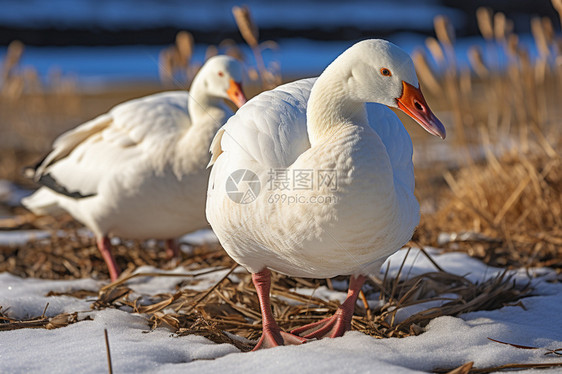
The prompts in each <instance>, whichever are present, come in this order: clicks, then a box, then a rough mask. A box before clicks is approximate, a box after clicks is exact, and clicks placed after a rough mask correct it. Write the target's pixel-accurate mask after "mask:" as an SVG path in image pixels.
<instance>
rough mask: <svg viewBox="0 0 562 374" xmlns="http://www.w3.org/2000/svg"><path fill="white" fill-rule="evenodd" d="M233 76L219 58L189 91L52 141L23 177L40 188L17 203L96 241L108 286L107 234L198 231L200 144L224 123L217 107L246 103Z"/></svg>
mask: <svg viewBox="0 0 562 374" xmlns="http://www.w3.org/2000/svg"><path fill="white" fill-rule="evenodd" d="M242 74H243V68H242V65H241V63H240V62H239V61H237V60H235V59H233V58H231V57H228V56H216V57H213V58H211V59H209V60H208V61H207V63H206V64H205V65H204V66H203V67H202V69H201V71H200V72H199V73H198V74H197V76H196V77H195V79H194V80H193V84H192V85H191V92H190V93H188V92H186V91H171V92H163V93H158V94H154V95H150V96H147V97H143V98H140V99H136V100H131V101H128V102H125V103H122V104H119V105H117V106H116V107H114V108H113V109H112V110H111V111H109V113H106V114H103V115H101V116H99V117H97V118H95V119H93V120H91V121H89V122H86V123H84V124H82V125H80V126H78V127H77V128H75V129H73V130H70V131H68V132H66V133H64V134H62V135H61V136H60V137H59V138H57V139H56V140H55V142H54V144H53V150H52V151H51V152H50V153H49V154H48V155H47V156H46V157H45V158H44V159H43V160H42V161H41V162H40V163H39V164H38V165H37V166H36V168H35V170H34V172H33V176H34V178H35V179H36V180H37V181H38V182H39V183H41V184H43V185H45V187H41V188H40V189H39V190H38V191H37V192H35V193H34V194H33V195H32V196H30V197H28V198H26V199H24V200H23V204H24V205H25V206H26V207H27V208H28V209H30V210H31V211H33V212H34V213H36V214H54V213H56V212H58V211H60V210H64V211H67V212H69V213H70V214H71V215H72V216H74V217H75V218H76V219H77V220H79V221H80V222H82V223H83V224H85V225H86V226H88V227H89V228H90V229H91V230H92V231H93V232H94V233H95V235H96V237H97V243H98V248H99V250H100V251H101V253H102V255H103V258H104V259H105V262H106V263H107V266H108V268H109V273H110V276H111V280H115V279H117V277H118V275H119V269H118V267H117V265H116V263H115V259H114V258H113V255H112V254H111V244H110V241H109V239H108V235H109V234H113V235H117V236H121V237H124V238H130V239H148V238H154V239H168V240H167V245H168V250H167V252H168V254H169V255H171V254H174V252H176V251H177V248H176V246H175V245H174V241H173V239H172V238H175V237H177V236H179V235H182V234H185V233H188V232H191V231H194V230H197V229H200V228H204V227H206V226H207V225H208V224H207V221H206V219H205V191H206V187H207V181H208V176H209V171H208V170H207V169H206V166H207V164H208V163H209V159H210V155H209V144H210V143H211V140H212V139H213V136H214V135H215V133H216V131H217V130H218V129H219V128H220V126H222V125H223V124H224V123H225V122H226V120H227V119H228V118H229V117H230V116H231V115H232V111H231V110H230V109H229V108H228V106H227V105H226V103H225V102H224V99H230V100H231V101H233V102H234V103H235V104H236V105H237V106H238V107H240V106H242V105H243V104H244V103H245V102H246V98H245V97H244V94H243V93H242V89H241V86H240V82H241V80H242Z"/></svg>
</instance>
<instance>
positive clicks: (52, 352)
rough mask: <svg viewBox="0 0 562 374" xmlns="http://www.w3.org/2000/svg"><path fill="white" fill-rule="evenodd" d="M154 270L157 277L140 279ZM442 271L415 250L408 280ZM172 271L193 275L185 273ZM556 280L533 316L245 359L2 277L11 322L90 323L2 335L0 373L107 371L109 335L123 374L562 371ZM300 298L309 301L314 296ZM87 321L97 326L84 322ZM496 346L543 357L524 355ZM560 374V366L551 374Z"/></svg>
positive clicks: (358, 337) (493, 314)
mask: <svg viewBox="0 0 562 374" xmlns="http://www.w3.org/2000/svg"><path fill="white" fill-rule="evenodd" d="M405 253H406V251H405V250H402V251H399V252H398V253H396V254H395V255H394V256H392V257H391V258H390V259H389V261H390V272H389V274H396V273H397V271H398V267H399V265H400V264H401V263H402V259H403V257H404V256H405ZM431 254H432V257H433V258H434V260H435V261H436V262H437V263H438V264H439V265H440V266H441V267H442V268H444V269H445V270H447V271H449V272H451V273H455V274H462V275H466V274H468V277H469V278H470V279H471V280H473V281H484V280H486V279H489V278H490V277H493V276H495V275H497V273H498V272H499V271H501V269H496V268H490V267H487V266H485V265H484V264H482V263H480V262H479V261H477V260H475V259H472V258H470V257H468V256H467V255H464V254H459V253H448V254H447V253H445V254H440V253H439V251H437V250H432V251H431ZM147 270H153V269H146V268H145V269H139V270H138V271H147ZM434 270H435V269H434V268H433V265H432V264H431V263H430V262H429V261H428V260H427V258H426V257H425V256H423V255H420V252H418V251H416V250H413V251H412V252H411V253H410V255H409V256H408V258H407V261H406V263H405V265H404V268H403V270H402V274H403V276H409V277H413V276H415V275H417V274H420V273H423V272H427V271H434ZM173 272H185V269H181V268H178V269H176V270H174V271H173ZM224 275H225V272H224V271H218V272H215V273H211V274H207V275H204V276H203V277H202V280H201V281H200V282H199V283H197V285H196V289H198V290H204V289H205V288H206V287H209V286H211V285H212V284H214V282H216V281H217V280H218V279H220V278H221V277H222V276H224ZM231 277H234V276H231ZM554 278H555V274H554V273H553V272H549V271H548V270H544V269H542V270H540V271H536V272H534V279H533V282H534V287H535V291H534V292H533V296H531V297H528V298H525V299H523V301H522V303H523V305H524V306H525V308H526V309H523V308H522V307H521V306H507V307H504V308H502V309H499V310H494V311H479V312H473V313H468V314H464V315H462V316H461V317H460V318H455V317H440V318H437V319H434V320H433V321H431V323H430V324H429V325H428V326H427V328H426V332H424V333H423V334H421V335H418V336H412V337H407V338H403V339H397V338H391V339H375V338H373V337H370V336H367V335H364V334H362V333H359V332H353V331H352V332H348V333H347V334H346V335H345V336H344V337H342V338H336V339H324V340H321V341H313V342H308V343H306V344H304V345H302V346H287V347H278V348H274V349H268V350H263V351H259V352H250V353H241V352H239V351H238V349H237V348H235V347H234V346H231V345H228V344H215V343H212V342H211V341H209V340H207V339H205V338H203V337H200V336H193V335H191V336H182V337H176V336H173V335H172V334H171V333H170V332H169V331H168V330H166V329H164V328H158V329H156V330H155V331H152V332H149V328H148V326H147V322H146V319H145V318H144V316H143V315H138V314H132V313H129V312H127V311H122V310H115V309H105V310H101V311H91V310H90V304H91V303H92V301H93V299H94V298H91V299H88V298H86V299H84V300H80V299H76V298H74V297H69V296H50V297H47V296H45V294H46V293H47V292H48V291H69V290H75V289H86V290H92V291H97V290H98V289H99V287H100V286H101V285H102V283H101V282H99V281H95V280H92V279H81V280H73V281H46V280H37V279H21V278H18V277H15V276H13V275H10V274H6V273H3V274H0V305H1V306H2V312H3V313H4V314H5V315H7V316H9V317H11V318H22V319H23V318H29V317H35V316H40V315H41V314H42V313H43V310H44V309H45V305H46V304H47V303H49V307H48V308H47V311H46V315H47V316H54V315H56V314H58V313H62V312H67V313H71V312H80V313H79V319H80V320H82V321H80V322H78V323H75V324H71V325H69V326H67V327H63V328H59V329H55V330H44V329H21V330H12V331H3V332H0V372H3V373H4V372H6V373H30V372H32V373H33V372H42V373H43V372H57V373H76V372H79V373H100V372H107V360H106V349H105V341H104V329H107V330H108V334H109V344H110V349H111V355H112V365H113V370H114V372H116V373H141V372H143V373H145V372H146V373H160V372H161V373H176V372H177V373H180V372H181V373H186V372H188V373H189V372H197V373H216V372H227V371H228V372H229V373H244V372H250V371H258V372H267V373H286V372H299V373H312V372H325V373H336V372H346V373H390V372H392V373H416V372H426V371H432V370H434V369H437V368H449V369H451V368H454V367H457V366H460V365H462V364H464V363H466V362H469V361H474V365H475V367H479V368H484V367H493V366H498V365H502V364H509V363H553V362H562V357H560V356H557V355H556V354H548V355H545V353H547V352H548V351H549V350H555V349H558V348H562V324H561V320H560V316H561V315H562V284H560V283H556V282H552V280H553V279H554ZM198 279H200V278H198ZM514 279H516V281H518V282H527V281H528V277H527V275H526V274H525V272H524V271H520V272H518V273H517V274H516V275H515V277H514ZM181 280H183V278H179V279H178V278H169V277H166V278H164V277H160V278H158V277H155V278H149V277H146V278H137V279H134V280H132V281H130V283H129V284H128V286H129V287H131V288H132V289H133V290H134V291H135V292H137V293H140V294H142V293H147V294H149V293H150V294H155V293H158V292H170V291H171V290H173V288H174V286H175V285H176V284H177V283H178V282H179V281H181ZM186 287H190V286H189V285H188V286H186ZM192 288H194V289H195V287H192ZM299 292H302V293H307V290H299ZM308 293H312V290H308ZM315 295H316V296H319V294H318V293H316V294H315ZM342 296H343V293H342V292H336V291H327V290H326V292H323V296H322V297H326V298H330V299H338V298H340V299H341V297H342ZM375 296H376V295H375ZM372 297H373V296H372ZM86 316H89V317H90V318H91V320H83V319H84V318H86ZM488 338H492V339H496V340H499V341H502V342H507V343H512V344H519V345H526V346H534V347H537V348H538V349H521V348H516V347H514V346H511V345H506V344H500V343H497V342H494V341H491V340H489V339H488ZM561 371H562V368H560V367H559V368H552V369H548V370H547V371H544V372H552V373H554V372H561ZM527 372H531V370H528V371H527Z"/></svg>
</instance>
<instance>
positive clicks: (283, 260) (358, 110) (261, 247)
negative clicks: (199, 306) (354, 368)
mask: <svg viewBox="0 0 562 374" xmlns="http://www.w3.org/2000/svg"><path fill="white" fill-rule="evenodd" d="M366 102H371V103H376V104H368V105H365V103H366ZM387 106H388V107H395V108H396V107H397V108H400V109H401V110H403V111H404V112H405V113H406V114H408V115H409V116H410V117H412V118H413V119H415V120H416V121H417V122H418V123H419V124H420V125H421V126H422V127H423V128H425V129H426V130H427V131H428V132H430V133H431V134H433V135H437V136H440V137H441V138H445V128H444V127H443V125H442V124H441V122H439V120H438V119H437V118H436V117H435V116H434V115H433V113H432V112H431V110H430V109H429V107H428V106H427V104H426V102H425V100H424V97H423V95H422V93H421V91H420V89H419V85H418V80H417V77H416V72H415V69H414V64H413V62H412V60H411V59H410V57H409V56H408V54H407V53H406V52H404V51H403V50H401V49H400V48H398V47H397V46H395V45H394V44H392V43H390V42H387V41H384V40H366V41H362V42H359V43H357V44H355V45H354V46H352V47H351V48H349V49H348V50H347V51H345V52H344V53H343V54H342V55H340V56H339V57H338V58H337V59H336V60H335V61H334V62H332V63H331V64H330V65H329V66H328V67H327V68H326V70H325V71H324V72H323V73H322V75H320V77H319V78H318V79H317V80H314V79H305V80H300V81H297V82H293V83H289V84H286V85H283V86H280V87H278V88H276V89H274V90H272V91H268V92H264V93H262V94H260V95H258V96H257V97H255V98H254V99H252V100H250V101H249V102H248V103H247V104H246V105H245V106H244V107H242V108H241V109H240V110H239V111H238V112H237V113H236V115H234V116H233V117H232V118H230V119H229V121H228V122H227V124H226V125H225V126H223V127H222V128H221V129H220V130H219V131H218V133H217V135H216V137H215V139H214V140H213V143H212V145H211V152H212V155H213V156H212V158H211V164H213V169H212V171H211V176H210V179H209V188H208V192H207V218H208V220H209V222H210V223H211V226H212V228H213V230H214V231H215V233H216V234H217V236H218V238H219V240H220V242H221V244H222V245H223V247H224V248H225V250H226V251H227V252H228V254H229V255H230V256H231V257H232V258H233V259H234V260H236V261H237V262H238V263H240V264H241V265H243V266H245V267H246V268H247V269H248V270H249V271H250V272H251V273H252V279H253V282H254V284H255V286H256V290H257V293H258V298H259V300H260V305H261V312H262V323H263V334H262V337H261V339H260V341H259V342H258V344H257V346H256V348H255V349H259V348H264V347H271V346H276V345H281V344H298V343H302V342H304V341H305V339H304V338H321V337H324V336H331V337H336V336H341V335H342V334H343V333H344V332H345V331H347V330H349V329H350V328H351V317H352V315H353V309H354V306H355V302H356V300H357V296H358V293H359V291H360V289H361V286H362V285H363V283H364V281H365V275H367V274H369V273H373V272H377V271H378V270H379V269H380V266H381V264H382V263H383V262H384V260H385V259H386V258H387V257H388V256H389V255H391V254H392V253H393V252H395V251H396V250H398V249H399V248H401V247H402V246H403V245H404V244H405V243H406V242H407V241H408V240H409V239H410V237H411V235H412V233H413V231H414V228H415V227H416V225H417V224H418V222H419V205H418V202H417V200H416V198H415V197H414V174H413V165H412V142H411V139H410V137H409V135H408V133H407V132H406V130H405V128H404V126H403V125H402V123H401V122H400V120H399V119H398V117H397V116H396V115H395V114H394V113H393V112H392V111H391V110H390V109H389V108H387ZM239 170H242V171H239ZM330 175H331V176H330ZM303 176H304V177H306V178H305V179H303ZM333 177H335V178H333ZM258 179H259V180H258ZM310 180H312V182H310ZM303 187H305V188H303ZM260 189H261V191H260ZM237 192H239V193H237ZM269 269H272V270H275V271H278V272H281V273H284V274H287V275H290V276H298V277H314V278H328V277H333V276H336V275H351V281H350V286H349V292H348V297H347V299H346V301H345V302H344V303H343V304H342V305H341V306H340V308H339V310H338V311H337V312H336V314H335V315H334V316H333V317H331V318H328V319H326V320H323V321H320V322H317V323H315V324H311V325H307V326H304V327H301V328H298V329H296V330H293V331H292V334H289V333H286V332H283V331H281V330H280V328H279V327H278V325H277V324H276V322H275V320H274V318H273V315H272V313H271V309H270V304H269V289H270V271H269ZM297 335H301V336H302V337H300V336H297Z"/></svg>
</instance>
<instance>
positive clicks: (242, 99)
mask: <svg viewBox="0 0 562 374" xmlns="http://www.w3.org/2000/svg"><path fill="white" fill-rule="evenodd" d="M226 94H227V95H228V97H229V98H230V100H232V102H233V103H234V104H235V105H236V106H237V107H238V108H240V107H241V106H242V105H244V104H245V103H246V101H247V100H246V96H244V92H242V86H241V85H240V83H238V82H235V81H234V79H231V80H230V87H228V90H226Z"/></svg>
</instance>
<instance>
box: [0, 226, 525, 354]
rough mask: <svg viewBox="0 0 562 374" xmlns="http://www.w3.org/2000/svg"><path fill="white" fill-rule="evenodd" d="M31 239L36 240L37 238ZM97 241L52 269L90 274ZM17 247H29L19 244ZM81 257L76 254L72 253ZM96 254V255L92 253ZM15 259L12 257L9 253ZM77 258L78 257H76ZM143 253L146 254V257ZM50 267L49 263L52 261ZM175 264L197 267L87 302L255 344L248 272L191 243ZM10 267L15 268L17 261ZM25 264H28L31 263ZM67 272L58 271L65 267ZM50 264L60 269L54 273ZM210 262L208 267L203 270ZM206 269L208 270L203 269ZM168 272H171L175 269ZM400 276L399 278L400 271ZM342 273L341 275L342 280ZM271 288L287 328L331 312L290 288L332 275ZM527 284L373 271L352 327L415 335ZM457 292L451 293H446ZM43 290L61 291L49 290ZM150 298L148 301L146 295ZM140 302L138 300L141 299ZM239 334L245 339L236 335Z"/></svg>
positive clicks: (97, 268)
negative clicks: (214, 277) (411, 310)
mask: <svg viewBox="0 0 562 374" xmlns="http://www.w3.org/2000/svg"><path fill="white" fill-rule="evenodd" d="M61 241H63V239H55V241H54V242H53V243H51V245H48V243H47V242H48V241H45V242H44V244H43V246H44V247H43V249H42V251H39V258H40V259H41V255H44V256H47V257H48V256H49V255H52V253H51V251H52V250H54V248H59V247H64V246H63V245H62V244H63V243H61ZM64 241H65V242H66V243H65V244H66V245H70V246H72V245H73V244H74V243H75V241H76V238H72V237H70V238H67V239H64ZM35 245H36V246H37V244H35ZM94 246H95V244H94V243H93V241H92V243H90V245H89V246H87V247H84V246H83V245H79V246H78V247H77V248H76V249H75V251H74V252H73V251H70V250H67V251H66V252H61V253H59V256H53V257H52V258H51V259H50V262H49V264H50V265H49V267H48V268H49V269H50V270H51V272H52V273H51V276H55V277H58V278H67V277H68V273H70V272H69V271H68V267H69V266H68V264H67V263H69V262H70V263H71V264H72V267H74V268H76V269H83V272H84V273H85V275H86V276H89V275H90V274H92V273H94V274H96V273H98V274H99V273H105V271H106V270H105V265H104V264H103V262H102V261H101V258H99V255H97V254H96V253H95V251H96V250H95V248H94ZM20 251H27V249H24V248H21V249H20ZM29 251H30V252H29V253H30V254H31V253H35V259H37V256H38V253H37V252H38V250H37V247H36V248H35V250H33V249H31V250H29ZM124 253H127V254H128V256H129V258H128V260H129V261H137V265H138V262H139V257H137V256H141V255H142V259H141V260H140V261H141V262H143V264H148V265H160V266H161V265H162V262H163V261H164V260H162V259H161V258H160V256H159V253H163V251H159V252H157V253H154V252H151V251H149V250H147V249H146V248H142V247H140V246H138V245H136V246H135V247H134V248H127V249H126V250H122V248H121V246H119V247H118V249H117V250H116V254H117V256H116V257H117V258H118V259H121V260H123V258H122V256H123V254H124ZM78 256H79V257H78ZM96 257H98V258H96ZM11 258H14V257H11ZM15 258H16V262H17V261H21V262H22V264H27V265H28V266H22V270H24V271H25V272H26V275H34V276H44V275H45V269H44V265H43V264H44V263H45V261H41V260H39V261H37V260H36V262H37V263H39V264H40V265H39V266H38V267H37V269H35V270H36V271H37V272H36V273H34V274H30V271H31V270H32V269H33V267H29V261H30V259H26V258H25V257H22V256H17V257H15ZM78 258H79V259H80V260H78ZM145 260H146V261H145ZM55 264H56V266H53V265H55ZM181 265H183V266H185V267H186V268H189V269H190V270H201V272H200V273H198V275H195V276H193V275H187V276H185V277H182V278H183V279H182V278H180V279H179V280H178V284H177V287H176V288H177V291H176V292H173V293H162V294H157V295H139V294H137V293H133V292H131V289H130V288H128V287H127V280H128V279H130V278H131V277H132V276H130V277H127V274H124V276H123V277H122V280H121V281H118V282H115V283H112V284H110V285H108V286H105V287H102V288H101V289H100V291H99V293H97V300H96V301H94V303H93V304H92V308H94V309H104V308H122V307H124V306H127V307H129V308H128V310H130V311H132V312H138V313H143V314H144V315H146V317H147V321H148V324H149V325H150V326H151V327H152V328H156V327H159V326H163V327H166V328H168V329H170V330H171V331H173V332H174V333H177V334H179V335H184V334H197V335H202V336H205V337H207V338H209V339H211V340H212V341H215V342H217V343H224V342H227V343H231V344H234V345H236V346H237V347H239V348H240V349H242V350H250V349H251V348H252V347H253V343H252V342H251V341H250V340H256V339H257V338H258V337H259V335H260V334H261V315H260V313H259V305H258V299H257V296H256V291H255V289H254V287H253V285H252V282H251V277H250V275H249V274H248V273H247V272H246V271H242V270H240V268H238V267H237V266H236V265H235V264H233V261H232V260H231V259H230V258H229V257H228V256H227V255H226V253H224V252H223V251H222V250H220V249H212V248H208V247H207V248H196V249H195V250H194V251H193V253H192V254H191V255H186V254H184V255H183V258H182V261H181ZM16 268H18V267H17V266H16ZM30 268H31V269H30ZM65 268H66V269H67V270H66V273H64V272H63V271H64V269H65ZM228 268H230V269H231V272H232V271H234V275H236V277H228V274H230V272H229V273H228V274H227V275H225V276H224V277H223V278H222V279H221V280H220V281H218V282H216V284H215V285H214V286H213V287H211V288H209V289H208V290H207V291H206V292H198V291H193V290H190V289H188V288H187V287H189V286H190V285H194V284H197V283H198V276H200V275H203V274H208V273H210V272H215V271H219V270H223V269H228ZM56 269H61V270H60V271H58V272H57V270H56ZM208 269H210V270H208ZM205 270H206V271H205ZM136 276H166V275H162V274H137V275H136ZM171 276H173V277H177V276H178V274H172V275H171ZM402 278H403V277H402ZM344 279H345V277H341V278H340V280H344ZM273 284H274V286H273V288H272V292H271V293H272V300H273V303H272V304H273V312H274V314H275V316H276V320H277V321H278V322H279V325H280V326H281V327H282V328H283V329H286V330H290V329H292V328H296V327H298V326H302V325H304V324H307V323H312V322H315V321H318V320H320V319H322V318H325V317H327V316H329V315H332V314H333V313H334V312H335V311H336V309H337V308H338V306H339V303H338V302H336V301H326V300H323V299H320V298H317V297H314V296H306V295H302V294H299V293H297V292H295V291H294V289H296V288H309V289H316V288H318V287H320V286H325V287H328V288H330V289H333V287H332V281H331V280H311V279H300V278H291V277H286V276H283V275H279V274H274V278H273ZM530 291H531V290H530V288H529V287H528V285H527V286H526V285H516V284H515V283H514V282H512V280H511V277H510V276H509V275H507V274H502V275H501V276H499V277H497V278H494V279H491V280H489V281H486V282H483V283H480V284H476V283H472V282H470V281H469V280H467V279H466V278H464V277H462V276H458V275H454V274H450V273H446V272H443V271H442V270H440V269H439V268H438V267H437V268H436V270H435V272H431V273H426V274H422V275H419V276H415V277H412V278H410V279H406V278H404V280H402V279H401V277H400V275H399V276H398V277H397V278H394V279H393V278H390V277H387V276H385V277H384V279H382V280H380V279H377V278H374V277H371V278H370V279H369V280H368V281H367V286H366V287H365V292H364V294H363V295H362V299H363V300H364V302H363V306H362V307H360V306H357V307H356V311H355V315H354V317H353V321H352V327H353V329H354V330H358V331H361V332H363V333H366V334H369V335H372V336H374V337H376V338H386V337H406V336H411V335H418V334H420V333H422V332H423V331H424V328H425V326H426V325H427V324H428V323H429V321H431V320H432V319H433V318H436V317H439V316H445V315H450V316H456V315H459V314H462V313H467V312H470V311H474V310H490V309H496V308H500V307H502V306H505V305H513V304H515V303H519V304H518V305H521V306H522V307H523V304H521V303H520V301H519V300H520V299H521V298H522V297H524V296H526V295H528V294H529V292H530ZM93 294H95V293H92V292H91V291H86V290H72V291H71V292H67V293H64V295H67V296H73V297H78V298H86V297H89V298H91V297H92V295H93ZM451 294H456V295H457V296H456V297H455V298H453V299H451V297H450V295H451ZM48 295H49V296H57V295H61V294H59V293H49V294H48ZM367 299H369V300H373V299H375V300H376V299H378V300H379V302H378V307H377V308H374V309H371V308H369V306H368V304H367V302H366V300H367ZM148 300H149V301H148ZM141 301H142V302H141ZM428 302H439V304H440V305H439V306H438V307H437V306H435V307H430V308H427V309H426V310H424V311H422V312H419V313H415V314H412V315H411V316H409V317H408V318H406V319H398V318H397V313H398V312H399V311H400V310H401V309H402V308H407V307H410V306H415V305H419V304H423V303H428ZM2 318H3V320H2V321H3V322H4V323H3V324H2V325H0V330H2V329H4V330H6V329H17V328H31V327H33V328H36V327H43V328H54V327H62V326H65V325H66V324H68V323H73V322H77V321H78V320H80V317H79V316H78V315H76V314H73V315H67V314H64V315H59V316H55V317H52V318H47V317H45V316H44V315H43V316H40V317H37V318H32V319H29V320H26V321H17V320H13V319H9V318H7V317H5V316H4V317H2ZM240 338H243V339H240Z"/></svg>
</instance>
